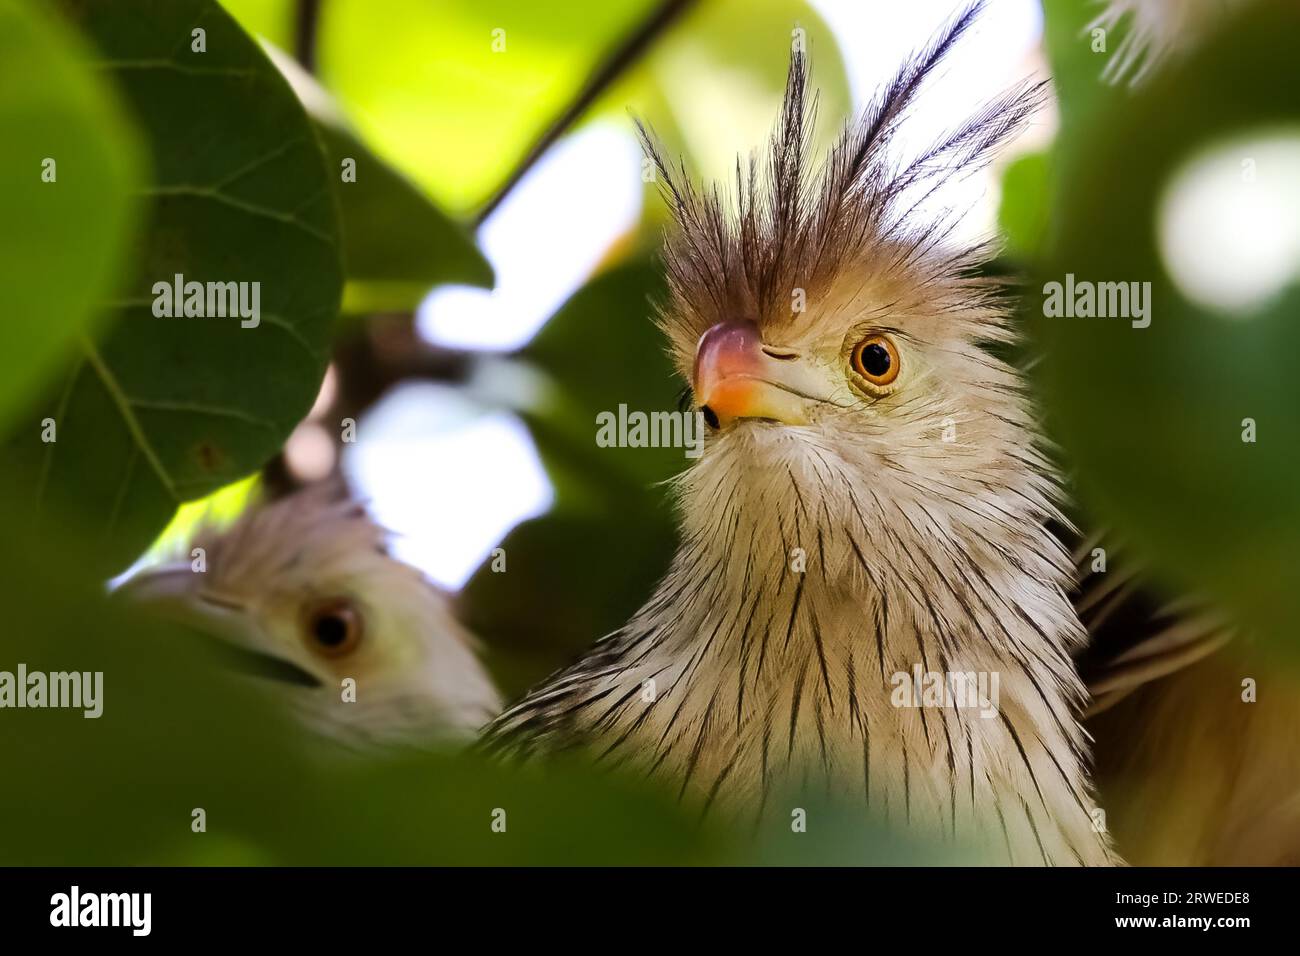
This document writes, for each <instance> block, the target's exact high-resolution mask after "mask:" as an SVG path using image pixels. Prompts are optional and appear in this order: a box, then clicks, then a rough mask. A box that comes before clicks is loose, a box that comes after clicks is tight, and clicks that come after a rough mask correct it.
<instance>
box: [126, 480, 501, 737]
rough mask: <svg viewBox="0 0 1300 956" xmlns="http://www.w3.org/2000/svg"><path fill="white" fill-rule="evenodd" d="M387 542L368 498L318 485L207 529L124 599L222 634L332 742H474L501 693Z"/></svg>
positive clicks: (234, 655)
mask: <svg viewBox="0 0 1300 956" xmlns="http://www.w3.org/2000/svg"><path fill="white" fill-rule="evenodd" d="M385 538H386V535H385V532H384V531H383V530H382V529H381V528H379V527H378V526H377V525H375V524H374V523H373V522H372V521H371V520H370V518H369V517H368V516H367V515H366V512H365V509H364V508H363V507H362V506H361V505H360V504H358V503H356V502H354V501H350V500H347V499H346V498H340V497H339V495H338V492H337V489H334V488H330V487H317V488H313V489H308V490H306V491H302V492H298V493H297V494H294V495H290V496H288V497H286V498H283V499H280V500H278V501H275V502H273V503H269V504H263V505H259V506H255V507H253V508H252V509H250V510H249V511H248V512H246V513H245V514H244V515H243V516H242V517H241V518H240V519H239V520H238V521H237V522H236V523H235V524H234V525H232V526H231V527H230V528H229V529H228V530H226V531H224V532H214V531H210V530H209V531H205V532H203V533H201V534H200V535H199V537H198V538H196V540H195V541H194V542H193V547H194V548H196V549H201V551H198V552H193V551H192V552H191V555H196V556H195V557H194V558H193V560H192V561H187V562H186V563H183V564H171V565H166V566H162V567H158V568H153V569H148V570H145V571H142V572H141V573H139V574H137V575H136V576H135V577H134V578H132V579H130V580H129V581H128V582H127V583H126V584H125V585H123V587H122V593H123V595H124V596H126V597H128V598H130V599H134V600H136V601H139V602H141V603H144V604H146V605H149V606H151V607H153V608H154V609H156V610H158V611H160V612H162V613H164V614H165V615H166V616H168V617H170V618H172V619H176V620H180V621H181V622H183V623H185V624H187V625H189V626H191V627H193V628H196V629H198V630H200V631H202V632H204V633H206V634H209V635H212V636H215V637H218V638H220V639H222V642H223V646H224V647H225V649H226V650H227V651H229V652H231V655H230V657H231V661H232V663H233V664H234V665H235V666H237V667H238V668H239V669H241V670H246V671H249V672H251V673H253V674H256V675H258V676H261V677H267V678H272V679H273V680H274V681H275V682H276V684H277V685H278V686H280V687H282V688H283V690H284V694H283V697H284V699H285V700H286V701H287V702H288V703H289V705H290V706H291V707H292V709H293V710H295V711H297V712H298V713H299V714H300V715H301V716H302V717H303V718H304V719H306V720H307V721H308V722H309V723H310V724H311V725H313V726H315V727H317V728H318V729H320V730H322V731H324V732H326V733H327V734H329V735H331V736H335V737H339V738H342V739H344V740H346V741H352V742H375V743H397V742H407V743H412V744H421V743H435V742H437V741H439V740H447V739H456V738H468V737H470V736H472V735H473V733H474V732H475V731H476V730H477V729H478V728H479V727H480V726H481V725H482V724H483V723H485V722H486V721H487V720H488V719H490V718H491V717H492V716H494V715H495V714H496V713H497V711H498V710H499V709H500V698H499V697H498V694H497V691H496V688H495V687H494V686H493V684H492V681H491V679H490V678H489V677H488V675H487V673H486V671H485V670H484V669H483V666H482V664H481V663H480V662H479V660H478V658H477V657H476V655H475V642H474V640H473V638H472V637H471V636H470V635H469V633H468V632H467V631H466V630H465V629H464V628H463V627H462V626H461V625H460V624H459V623H458V622H457V620H456V619H455V617H454V616H453V614H452V612H451V608H450V606H449V603H448V600H447V598H446V596H445V595H443V594H442V593H441V592H439V591H437V590H436V589H435V588H434V587H433V586H432V585H431V584H430V583H429V582H428V581H427V580H426V579H425V578H424V577H423V576H422V575H421V574H420V573H419V572H418V571H416V570H415V569H414V568H412V567H410V566H409V565H406V564H403V563H402V562H400V561H398V560H396V559H395V558H393V557H392V556H391V555H389V554H388V552H387V550H386V548H385ZM200 569H202V570H200ZM349 678H350V679H351V680H352V681H355V694H354V695H349V694H347V693H345V690H346V688H345V683H344V682H345V681H346V680H348V679H349ZM349 696H353V697H354V698H355V699H354V700H349V699H347V698H348V697H349Z"/></svg>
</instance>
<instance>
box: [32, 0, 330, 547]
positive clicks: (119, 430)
mask: <svg viewBox="0 0 1300 956" xmlns="http://www.w3.org/2000/svg"><path fill="white" fill-rule="evenodd" d="M63 6H64V8H65V9H66V11H67V12H68V14H69V16H70V18H71V19H72V21H73V22H74V23H76V24H77V25H78V26H79V27H80V28H81V29H82V30H83V31H84V32H85V34H86V35H87V36H88V37H89V38H90V39H91V40H92V41H93V43H94V44H95V46H96V47H97V48H98V63H97V65H98V67H99V69H100V70H101V73H102V76H103V77H104V78H105V80H109V81H112V82H114V83H116V84H117V86H118V87H119V88H120V90H121V91H122V93H123V94H124V95H125V98H126V100H127V102H128V103H129V105H130V107H131V108H132V110H133V112H134V113H135V115H136V118H137V119H138V121H139V123H140V125H141V126H142V128H143V129H144V130H145V131H146V133H147V134H148V137H149V143H150V147H151V151H152V158H153V169H154V178H153V181H152V183H151V185H150V186H149V188H148V189H147V190H145V195H147V196H148V198H149V199H150V204H149V210H148V232H147V235H146V236H145V237H144V238H143V240H142V241H141V242H140V243H139V245H138V248H137V249H136V255H135V262H134V264H133V268H132V269H131V270H130V274H129V276H128V277H127V279H128V281H126V282H124V283H123V284H122V285H123V286H124V289H123V291H122V292H121V293H120V301H119V302H117V303H116V304H117V305H118V307H119V308H118V315H117V318H116V321H115V323H114V324H113V327H112V328H111V329H110V330H109V331H108V332H107V333H106V334H105V335H103V336H102V337H101V338H100V339H98V340H91V339H90V338H85V339H83V341H82V344H81V353H82V354H81V357H80V361H78V362H76V363H75V365H74V367H73V368H71V369H70V370H69V372H68V374H67V375H66V376H65V377H64V381H63V383H62V385H61V387H60V388H59V389H58V390H56V391H55V392H53V393H52V394H51V395H49V396H48V397H47V398H46V399H45V400H44V401H43V402H41V403H39V404H37V405H36V407H34V408H33V409H32V421H31V423H29V424H27V425H25V427H24V428H23V429H22V430H21V432H20V436H19V440H18V442H17V444H16V446H15V447H14V448H13V451H14V454H13V455H11V461H13V462H14V463H15V465H16V466H17V467H23V466H24V465H25V466H26V467H28V468H29V469H30V475H31V480H32V481H33V482H34V484H35V488H34V494H33V500H34V501H35V502H36V503H37V505H38V507H40V508H45V509H47V510H48V509H51V508H56V507H63V506H66V507H75V508H76V509H77V510H78V511H79V512H80V513H81V515H82V517H83V518H84V520H85V527H86V536H87V540H88V541H89V542H91V543H92V544H93V545H95V546H96V553H95V556H96V559H97V560H98V561H102V562H103V563H104V564H105V565H107V566H113V565H120V564H122V563H123V562H125V561H127V560H129V559H130V558H131V557H132V556H134V555H135V554H137V553H138V552H139V551H140V550H142V549H143V547H144V546H145V545H147V544H148V542H149V541H150V540H151V539H152V537H153V536H154V535H155V534H156V533H157V532H158V531H159V530H160V529H161V528H162V527H163V526H164V525H165V524H166V521H167V519H168V517H169V516H170V514H171V513H172V511H173V510H174V509H175V507H176V505H177V504H178V503H179V502H182V501H185V500H188V499H192V498H197V497H199V496H201V495H204V494H206V493H208V492H210V491H212V490H214V489H216V488H218V487H220V486H221V485H223V484H226V483H228V482H230V481H231V480H233V479H236V478H239V477H241V476H242V475H245V474H247V473H248V472H250V471H252V470H254V469H256V468H257V467H258V466H260V465H261V464H262V463H263V462H264V461H266V460H267V459H268V458H269V457H270V456H271V455H272V454H274V453H275V452H276V450H278V449H279V447H280V446H281V444H282V443H283V441H284V439H285V437H286V436H287V435H288V434H289V432H290V431H291V430H292V428H293V427H294V425H295V424H296V423H297V422H298V420H299V419H300V418H301V417H302V416H303V414H305V413H306V411H307V410H308V409H309V408H310V406H311V403H312V400H313V399H314V398H315V396H316V393H317V389H318V388H319V385H320V381H321V378H322V376H323V374H324V370H325V366H326V363H327V361H328V343H329V333H330V327H331V323H332V321H333V319H334V317H335V315H336V314H337V312H338V304H339V295H340V288H341V269H340V248H339V246H340V243H339V231H338V221H337V213H336V210H335V206H334V202H333V191H332V187H331V183H330V181H329V176H330V172H329V171H328V169H327V167H326V165H325V160H324V158H323V155H322V153H321V150H320V146H319V144H318V141H317V138H316V134H315V131H314V129H313V127H312V125H311V122H310V120H309V119H308V117H307V115H306V113H305V112H304V111H303V109H302V107H301V105H300V104H299V102H298V100H297V98H296V97H295V96H294V94H293V92H292V90H291V89H290V88H289V86H288V84H287V83H286V82H285V80H284V79H283V77H281V75H280V74H279V72H278V71H277V70H276V69H275V67H274V66H273V65H272V64H271V63H270V62H269V61H268V60H267V59H266V57H265V56H264V55H263V54H262V52H261V50H260V49H259V48H258V47H257V45H256V43H254V42H253V41H252V40H251V39H249V38H248V37H247V36H246V35H245V34H244V33H243V32H242V31H241V30H240V29H239V27H238V26H237V25H236V24H235V23H234V22H233V21H232V20H231V19H230V18H229V16H228V15H227V14H226V13H225V12H224V11H222V10H221V8H220V7H219V6H217V5H216V4H215V3H213V2H210V0H117V2H113V3H104V2H96V0H67V2H66V3H64V4H63ZM196 30H202V31H205V36H204V39H205V42H206V52H196V51H195V50H194V48H193V44H194V40H193V33H192V31H196ZM85 215H87V216H89V215H92V213H91V211H90V210H86V212H85ZM177 274H180V275H183V276H184V277H185V279H186V281H198V282H243V283H248V284H249V285H248V287H247V288H248V289H249V291H250V292H251V290H252V283H259V284H260V286H259V287H260V322H259V323H258V324H257V325H256V326H255V327H244V326H245V323H244V322H243V321H242V320H241V319H240V318H239V317H227V318H215V317H210V318H198V317H173V318H166V317H158V316H156V315H155V314H154V305H155V292H154V286H155V283H159V282H163V283H168V282H171V281H172V280H173V277H174V276H175V275H177ZM249 321H250V322H251V320H249ZM46 417H49V418H53V419H55V420H56V422H57V428H58V433H57V439H58V440H57V442H54V443H42V442H41V441H40V437H39V433H38V432H39V430H38V428H37V426H36V423H37V422H39V421H41V420H42V419H44V418H46Z"/></svg>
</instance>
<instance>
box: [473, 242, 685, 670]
mask: <svg viewBox="0 0 1300 956" xmlns="http://www.w3.org/2000/svg"><path fill="white" fill-rule="evenodd" d="M663 292H664V280H663V276H662V274H661V273H660V271H659V270H658V269H657V268H656V267H655V266H653V265H652V264H650V263H649V262H645V261H633V262H630V263H628V264H625V265H622V266H618V267H615V268H613V269H611V270H609V271H608V272H606V273H604V274H602V275H600V276H597V277H596V278H595V279H593V280H592V281H591V282H590V283H588V284H587V285H586V286H584V287H583V288H582V289H580V290H579V291H578V292H576V293H575V294H574V295H573V297H572V298H571V299H570V300H569V301H568V302H566V303H565V304H564V305H563V306H562V307H561V308H560V310H559V311H558V312H557V313H556V314H555V315H554V316H553V317H552V318H551V320H550V321H549V322H548V323H547V324H546V325H545V326H544V327H543V328H542V330H541V332H540V333H538V335H537V337H536V338H535V339H534V340H533V341H532V342H531V343H530V344H529V345H528V347H527V348H526V349H525V350H524V351H523V352H522V353H520V355H519V356H518V359H517V361H520V362H524V363H527V364H528V365H529V366H531V368H532V369H533V370H534V371H536V372H540V373H541V374H542V375H543V376H544V379H545V381H546V382H547V383H548V385H547V387H544V388H540V389H537V392H538V394H539V395H540V398H539V399H538V400H537V401H536V402H535V403H534V404H532V405H530V406H528V407H526V408H523V409H520V410H519V411H521V413H522V415H523V418H524V421H525V422H526V423H527V425H528V428H529V431H530V432H531V433H532V437H533V440H534V442H535V443H536V445H537V450H538V453H539V455H540V456H541V459H542V462H543V464H544V465H545V467H546V471H547V475H548V477H549V478H550V480H551V484H552V485H553V486H554V487H555V493H556V494H555V505H554V507H553V509H552V510H551V511H550V512H549V513H548V514H546V515H543V516H542V517H540V518H537V519H534V520H532V521H528V522H525V523H523V524H521V525H520V526H519V527H517V528H515V529H514V530H513V531H512V532H511V533H510V534H509V535H508V536H507V537H506V539H505V541H504V542H503V543H502V547H504V548H505V550H506V553H507V554H508V555H509V556H510V557H509V560H510V562H511V564H510V567H511V568H512V569H515V570H516V571H517V572H518V573H513V574H495V573H493V572H492V571H490V570H489V569H488V568H487V566H486V565H485V566H484V568H482V569H480V571H479V572H478V573H477V574H476V575H475V576H474V577H473V578H472V579H471V580H470V582H469V584H468V585H467V586H466V588H465V590H464V591H463V592H462V596H461V607H462V610H463V612H464V614H465V615H466V618H467V620H468V622H469V624H470V626H471V627H473V628H474V629H475V631H476V633H478V634H480V635H482V636H483V637H484V639H485V641H486V642H487V643H488V644H489V646H490V647H491V648H492V650H493V652H494V658H493V665H494V669H495V672H496V673H497V674H498V675H499V677H500V678H501V679H502V680H503V681H504V683H505V684H506V685H507V687H508V688H509V689H512V690H523V689H524V688H525V687H527V686H528V685H529V684H531V683H533V682H535V681H536V680H538V679H540V678H541V677H544V676H545V675H546V674H547V673H549V672H550V671H551V670H553V669H554V668H555V667H557V666H558V665H560V664H561V663H564V662H565V661H567V660H569V659H571V658H572V656H573V655H574V654H575V653H576V652H577V651H578V650H580V649H581V648H584V647H586V646H588V645H589V644H591V643H592V642H593V641H594V640H595V639H596V638H598V637H600V636H601V635H602V634H605V633H607V632H608V631H610V630H613V629H614V628H615V627H618V626H619V625H621V624H623V623H624V622H625V621H626V620H627V619H628V617H629V616H630V615H631V614H632V612H634V611H635V610H636V608H637V607H638V606H640V604H641V603H642V602H643V601H644V600H645V599H646V597H647V596H648V595H649V593H650V589H651V587H652V586H653V585H654V582H655V581H656V580H657V579H658V578H659V577H660V576H661V575H662V574H663V572H664V571H665V570H666V569H667V566H668V561H669V559H670V558H671V557H672V553H673V548H674V546H675V544H676V540H677V533H676V526H675V523H674V520H673V513H672V509H671V506H670V502H669V489H668V486H667V485H666V483H665V482H666V479H668V478H671V477H672V476H673V475H675V474H677V473H678V472H680V471H682V470H683V469H684V468H685V467H686V466H687V465H688V464H689V462H690V459H688V458H686V457H685V454H684V450H683V449H681V448H602V447H599V446H597V444H596V432H597V424H596V416H597V415H598V414H600V413H602V412H612V413H615V414H617V412H618V408H619V406H620V405H625V406H627V408H628V410H629V411H641V412H645V413H650V412H656V411H660V412H662V411H675V410H676V406H677V394H678V390H679V389H680V387H681V382H680V380H679V379H678V378H677V377H676V375H675V373H674V372H673V369H672V365H671V363H670V362H669V360H668V357H667V355H666V354H665V352H664V340H663V335H662V334H661V333H660V332H659V330H658V329H657V328H655V325H654V323H653V321H652V319H651V314H652V301H653V300H654V299H657V298H659V297H660V296H662V295H663ZM611 533H612V534H613V538H611ZM611 540H613V541H614V542H616V543H615V545H614V549H613V552H612V553H611V554H610V556H609V558H608V560H591V556H593V555H599V554H601V553H603V552H607V551H609V549H610V547H611ZM555 555H574V556H577V557H575V558H574V561H575V562H578V563H577V564H574V563H569V562H565V561H556V560H555V558H554V556H555ZM579 565H580V566H581V568H582V573H580V574H575V573H574V568H575V567H577V566H579ZM522 569H527V571H526V572H525V571H523V570H522Z"/></svg>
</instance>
